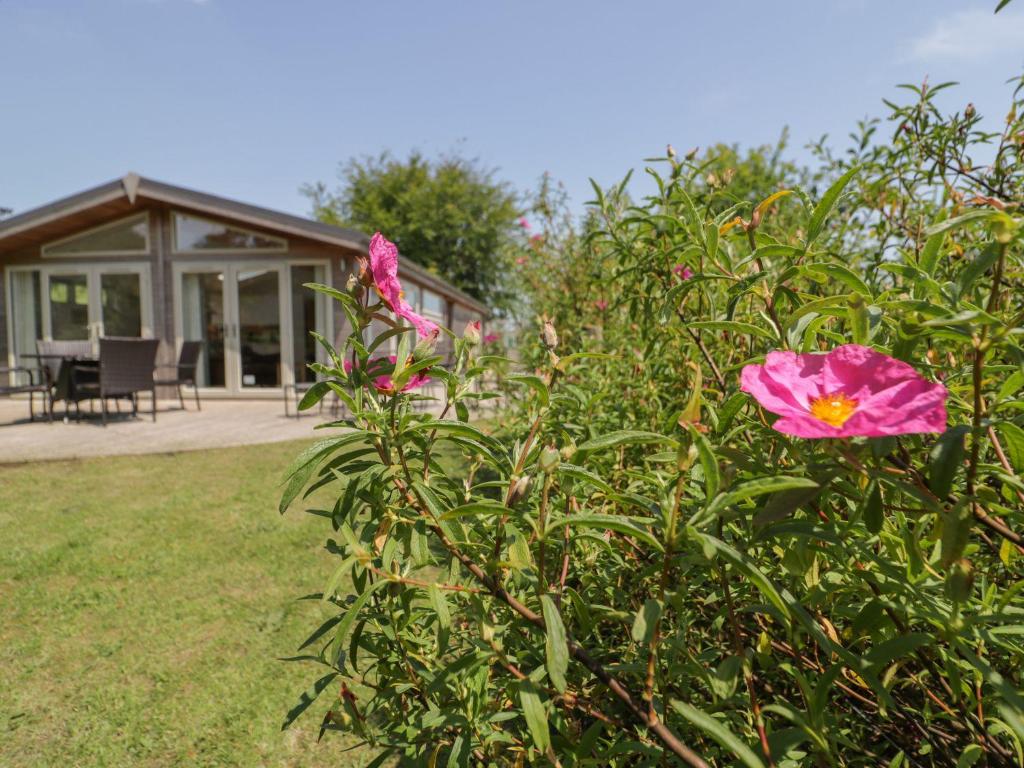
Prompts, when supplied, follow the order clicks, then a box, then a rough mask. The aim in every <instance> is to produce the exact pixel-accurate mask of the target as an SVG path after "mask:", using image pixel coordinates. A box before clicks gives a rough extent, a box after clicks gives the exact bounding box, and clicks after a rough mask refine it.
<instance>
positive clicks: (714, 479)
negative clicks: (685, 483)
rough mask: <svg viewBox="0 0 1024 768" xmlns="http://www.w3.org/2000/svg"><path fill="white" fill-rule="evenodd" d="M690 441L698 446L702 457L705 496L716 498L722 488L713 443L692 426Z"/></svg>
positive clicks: (698, 453) (690, 428) (698, 452)
mask: <svg viewBox="0 0 1024 768" xmlns="http://www.w3.org/2000/svg"><path fill="white" fill-rule="evenodd" d="M689 432H690V439H691V440H693V444H694V445H696V446H697V455H698V456H699V457H700V466H701V468H702V469H703V470H704V496H705V498H708V499H711V498H714V496H715V494H717V493H718V489H719V487H720V486H721V481H722V480H721V475H720V474H719V472H718V458H717V457H716V456H715V452H714V451H713V450H712V448H711V443H709V442H708V440H707V438H706V437H704V435H702V434H701V433H700V432H699V431H697V429H695V428H694V427H693V426H692V425H691V426H690V427H689Z"/></svg>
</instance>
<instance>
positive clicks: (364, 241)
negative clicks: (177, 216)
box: [0, 173, 489, 313]
mask: <svg viewBox="0 0 1024 768" xmlns="http://www.w3.org/2000/svg"><path fill="white" fill-rule="evenodd" d="M122 197H126V198H127V199H128V201H129V202H130V203H134V202H135V200H136V198H138V197H143V198H148V199H151V200H158V201H160V202H163V203H167V204H170V205H180V206H183V207H187V208H190V209H194V210H200V211H206V212H209V213H213V214H218V215H220V216H225V217H229V218H232V219H235V220H236V221H240V222H244V223H247V224H252V225H254V226H257V227H263V228H265V229H272V230H275V231H278V232H283V233H286V234H291V235H296V236H299V237H306V238H309V239H311V240H317V241H320V242H325V243H330V244H332V245H339V246H342V247H345V248H351V249H353V250H357V251H365V250H366V248H367V246H368V245H369V242H370V238H369V237H368V236H367V235H366V234H365V233H363V232H360V231H358V230H355V229H348V228H346V227H336V226H334V225H333V224H325V223H323V222H321V221H314V220H312V219H306V218H303V217H302V216H294V215H292V214H290V213H282V212H281V211H275V210H272V209H270V208H263V207H260V206H258V205H249V204H248V203H241V202H239V201H237V200H231V199H229V198H226V197H220V196H219V195H211V194H208V193H206V192H199V191H197V190H194V189H187V188H185V187H179V186H175V185H173V184H167V183H165V182H162V181H156V180H154V179H147V178H145V177H142V176H139V175H138V174H135V173H129V174H127V175H126V176H124V177H123V178H120V179H115V180H114V181H111V182H108V183H106V184H101V185H99V186H97V187H93V188H92V189H87V190H85V191H84V192H79V193H77V194H74V195H70V196H68V197H63V198H61V199H59V200H55V201H54V202H52V203H47V204H46V205H42V206H39V207H38V208H32V209H30V210H28V211H25V212H24V213H19V214H17V215H15V216H11V217H9V218H6V219H3V220H0V242H2V241H3V239H4V238H5V237H9V236H11V235H14V234H16V233H18V232H22V231H25V230H28V229H31V228H33V227H36V226H39V225H42V224H45V223H47V222H50V221H54V220H56V219H60V218H62V217H64V216H70V215H71V214H73V213H77V212H79V211H82V210H86V209H88V208H91V207H93V206H96V205H100V204H102V203H107V202H110V201H113V200H117V199H119V198H122ZM402 270H403V272H405V273H406V274H408V275H410V276H414V277H415V278H417V280H419V281H421V282H423V283H425V284H426V285H429V286H431V287H434V288H437V289H439V290H441V291H442V292H443V293H445V294H447V295H449V296H451V297H452V298H457V299H458V300H459V301H461V302H462V303H464V304H466V305H468V306H470V307H472V308H473V309H476V310H477V311H480V312H483V313H488V312H489V309H488V308H487V307H486V306H485V305H483V304H481V303H480V302H479V301H477V300H476V299H474V298H473V297H472V296H469V295H468V294H466V293H464V292H463V291H461V290H459V289H458V288H455V287H454V286H452V285H450V284H448V283H447V282H445V281H444V280H443V279H441V278H440V277H438V276H437V275H434V274H433V273H431V272H429V271H427V270H426V269H424V268H423V267H421V266H419V265H417V264H414V263H412V262H410V261H409V260H408V259H407V258H403V259H402Z"/></svg>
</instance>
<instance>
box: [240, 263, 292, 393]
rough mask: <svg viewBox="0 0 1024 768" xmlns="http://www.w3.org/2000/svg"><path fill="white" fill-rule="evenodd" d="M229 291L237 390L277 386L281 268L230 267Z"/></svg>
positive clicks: (279, 356)
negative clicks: (233, 316)
mask: <svg viewBox="0 0 1024 768" xmlns="http://www.w3.org/2000/svg"><path fill="white" fill-rule="evenodd" d="M232 272H233V278H234V279H233V281H232V291H233V293H234V299H235V308H236V312H237V319H236V321H235V325H234V331H235V334H234V335H235V345H236V353H237V356H238V357H237V361H238V383H239V385H240V387H241V389H243V390H245V389H275V388H278V387H280V386H281V384H282V380H281V379H282V376H281V326H282V318H281V304H282V302H281V285H282V282H283V280H282V275H281V272H282V268H281V267H254V268H252V267H245V268H237V267H236V268H234V269H233V270H232Z"/></svg>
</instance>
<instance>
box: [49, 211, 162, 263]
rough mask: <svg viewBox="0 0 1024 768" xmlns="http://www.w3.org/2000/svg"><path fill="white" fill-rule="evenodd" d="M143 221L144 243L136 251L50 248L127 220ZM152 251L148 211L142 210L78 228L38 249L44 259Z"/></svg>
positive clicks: (149, 253) (120, 224)
mask: <svg viewBox="0 0 1024 768" xmlns="http://www.w3.org/2000/svg"><path fill="white" fill-rule="evenodd" d="M136 221H145V223H146V228H145V231H146V235H145V239H146V245H145V247H144V248H143V249H142V250H136V251H125V250H121V251H67V252H65V253H53V252H51V250H50V249H52V248H55V247H59V246H61V245H65V244H66V243H70V242H72V241H74V240H77V239H79V238H80V237H83V236H85V235H91V234H94V233H96V232H103V231H105V230H108V229H114V228H115V227H120V226H122V225H124V224H127V223H128V222H133V223H134V222H136ZM152 252H153V241H152V237H151V236H150V222H149V211H143V212H142V213H135V214H132V215H131V216H125V217H124V218H121V219H117V220H116V221H108V222H107V223H106V224H100V225H99V226H96V227H89V228H88V229H83V230H79V231H78V232H75V233H74V234H73V235H68V236H67V237H62V238H60V239H59V240H54V241H52V242H49V243H46V244H45V245H43V246H42V247H40V249H39V255H40V256H41V257H42V258H44V259H94V258H100V259H105V258H107V257H109V256H149V255H151V254H152Z"/></svg>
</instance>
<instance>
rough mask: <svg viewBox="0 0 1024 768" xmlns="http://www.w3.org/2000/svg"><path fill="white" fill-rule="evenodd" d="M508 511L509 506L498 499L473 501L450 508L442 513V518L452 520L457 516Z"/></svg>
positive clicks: (494, 513)
mask: <svg viewBox="0 0 1024 768" xmlns="http://www.w3.org/2000/svg"><path fill="white" fill-rule="evenodd" d="M507 512H508V507H506V506H505V505H504V504H502V503H501V502H498V501H471V502H470V503H469V504H462V505H460V506H458V507H455V508H454V509H449V510H448V511H447V512H445V513H444V514H442V515H441V519H442V520H452V519H454V518H456V517H468V516H474V517H475V516H479V515H501V514H505V513H507Z"/></svg>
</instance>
